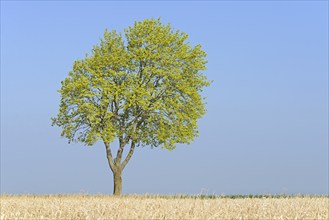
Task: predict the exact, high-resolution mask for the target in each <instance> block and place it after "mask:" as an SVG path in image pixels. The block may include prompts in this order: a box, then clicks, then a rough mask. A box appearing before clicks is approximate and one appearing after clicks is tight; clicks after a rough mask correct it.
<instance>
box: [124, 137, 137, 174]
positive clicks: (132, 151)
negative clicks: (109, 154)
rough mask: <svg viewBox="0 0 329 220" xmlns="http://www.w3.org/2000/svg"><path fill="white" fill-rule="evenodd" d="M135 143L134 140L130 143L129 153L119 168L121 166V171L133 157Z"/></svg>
mask: <svg viewBox="0 0 329 220" xmlns="http://www.w3.org/2000/svg"><path fill="white" fill-rule="evenodd" d="M135 145H136V144H135V141H134V140H132V142H131V146H130V150H129V153H128V155H127V157H126V159H125V160H124V161H123V162H122V164H121V166H122V169H124V168H125V166H126V165H127V163H128V162H129V160H130V158H131V156H132V155H133V153H134V150H135Z"/></svg>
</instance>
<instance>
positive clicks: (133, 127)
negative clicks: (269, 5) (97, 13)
mask: <svg viewBox="0 0 329 220" xmlns="http://www.w3.org/2000/svg"><path fill="white" fill-rule="evenodd" d="M124 36H125V40H123V37H122V35H121V34H118V33H117V32H115V31H112V32H109V31H107V30H106V31H105V33H104V36H103V38H102V39H101V41H100V43H99V44H98V45H96V46H94V47H93V49H92V54H91V55H90V56H87V57H86V58H85V59H83V60H78V61H75V62H74V64H73V69H72V71H70V72H69V75H68V77H67V78H66V79H64V80H63V81H62V88H61V89H60V90H59V92H60V94H61V103H60V109H59V113H58V115H57V117H56V118H53V124H55V125H58V126H60V127H61V128H62V136H64V137H66V138H68V139H69V141H79V142H83V143H85V144H87V145H92V144H94V143H95V142H96V141H97V140H100V139H101V140H103V141H104V142H105V143H110V142H111V141H113V140H114V138H116V137H118V138H119V139H122V140H123V139H125V140H126V141H130V140H134V142H135V143H137V144H139V145H150V146H152V147H157V146H162V147H164V148H167V149H174V148H175V144H177V143H190V142H191V141H192V140H193V138H194V137H195V136H197V133H198V132H197V119H199V118H200V117H202V116H203V115H204V113H205V108H204V103H203V102H202V101H203V98H202V97H201V94H200V92H201V91H202V89H203V88H204V87H205V86H208V85H209V81H208V80H207V78H206V77H205V76H204V75H203V73H202V70H205V69H206V67H205V64H206V62H207V61H206V59H205V57H206V53H205V52H204V51H203V50H202V49H201V46H200V45H197V46H195V47H192V46H190V45H189V43H187V42H186V41H187V38H188V35H187V34H185V33H183V32H180V31H175V30H173V29H172V28H171V27H170V25H169V24H168V25H164V24H162V23H161V21H160V19H157V20H156V19H148V20H144V21H142V22H135V24H134V25H133V26H132V27H128V28H127V29H125V35H124Z"/></svg>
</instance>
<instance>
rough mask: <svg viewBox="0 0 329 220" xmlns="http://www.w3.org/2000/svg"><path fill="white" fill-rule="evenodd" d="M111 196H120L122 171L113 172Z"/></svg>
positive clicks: (118, 169) (115, 170)
mask: <svg viewBox="0 0 329 220" xmlns="http://www.w3.org/2000/svg"><path fill="white" fill-rule="evenodd" d="M113 181H114V183H113V184H114V186H113V195H121V193H122V170H121V169H120V168H117V169H114V170H113Z"/></svg>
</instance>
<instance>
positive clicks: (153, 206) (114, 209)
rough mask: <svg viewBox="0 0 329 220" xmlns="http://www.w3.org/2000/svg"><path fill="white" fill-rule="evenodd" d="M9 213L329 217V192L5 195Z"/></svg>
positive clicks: (118, 216)
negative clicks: (292, 194)
mask: <svg viewBox="0 0 329 220" xmlns="http://www.w3.org/2000/svg"><path fill="white" fill-rule="evenodd" d="M0 198H1V217H0V218H1V220H5V219H10V220H11V219H33V220H37V219H56V220H57V219H65V220H67V219H93V220H94V219H95V220H96V219H98V220H101V219H262V220H264V219H303V220H304V219H329V197H328V196H315V197H313V196H264V197H262V196H256V197H252V198H250V197H243V196H236V197H225V196H222V197H216V196H150V195H125V196H119V197H118V196H108V195H1V196H0Z"/></svg>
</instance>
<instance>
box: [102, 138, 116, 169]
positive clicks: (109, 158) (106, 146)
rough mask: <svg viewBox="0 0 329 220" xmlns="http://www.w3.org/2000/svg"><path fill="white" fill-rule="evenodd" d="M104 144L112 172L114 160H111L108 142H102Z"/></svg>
mask: <svg viewBox="0 0 329 220" xmlns="http://www.w3.org/2000/svg"><path fill="white" fill-rule="evenodd" d="M104 145H105V149H106V156H107V161H108V163H109V166H110V168H111V170H112V172H114V169H115V165H114V162H113V157H112V152H111V148H110V144H108V143H105V142H104Z"/></svg>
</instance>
